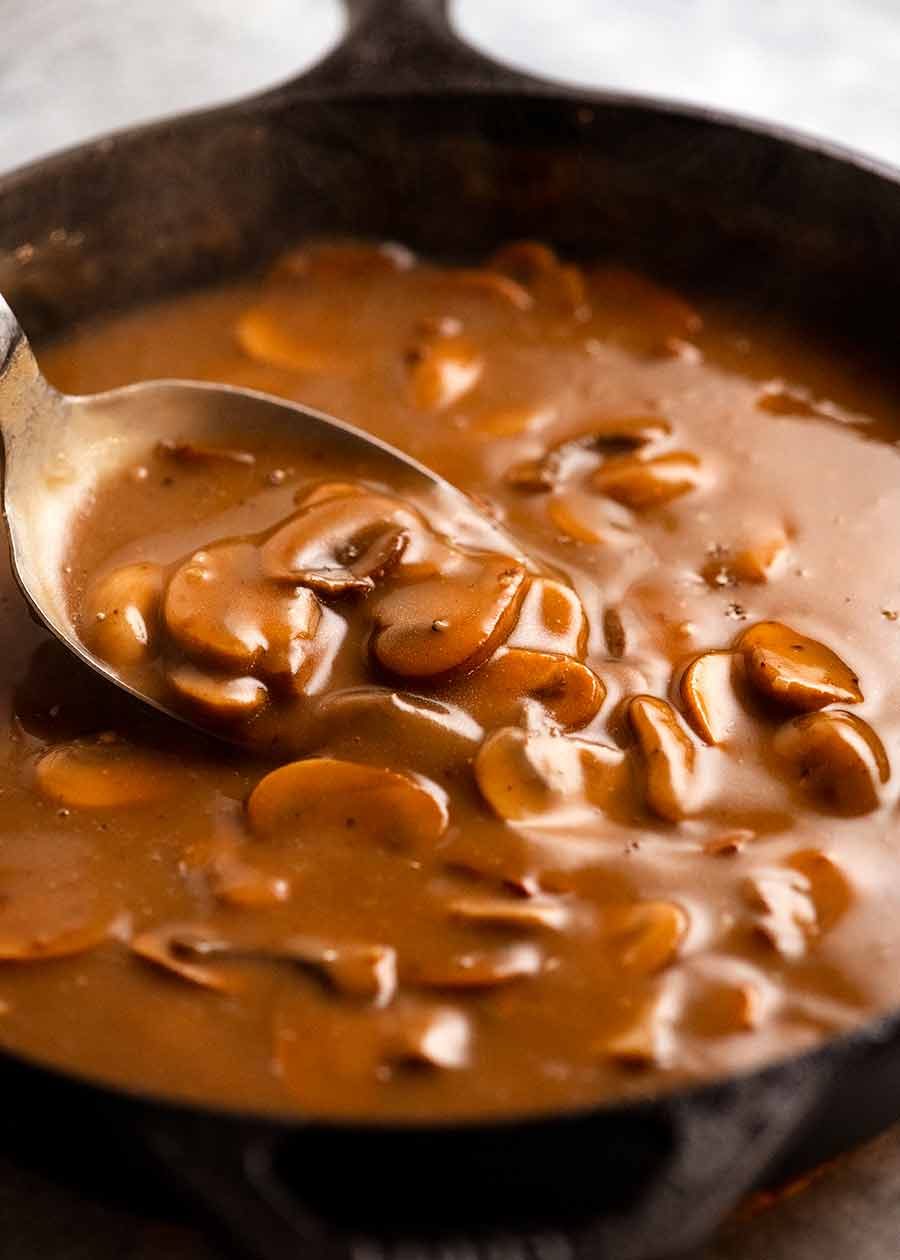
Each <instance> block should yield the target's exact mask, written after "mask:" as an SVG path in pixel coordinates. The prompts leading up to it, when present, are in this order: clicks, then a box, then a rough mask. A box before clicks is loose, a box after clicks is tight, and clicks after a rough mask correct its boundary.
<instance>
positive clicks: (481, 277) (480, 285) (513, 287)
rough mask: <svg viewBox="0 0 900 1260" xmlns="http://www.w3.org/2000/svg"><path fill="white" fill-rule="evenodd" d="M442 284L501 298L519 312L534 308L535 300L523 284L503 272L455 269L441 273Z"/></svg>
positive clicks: (474, 268) (480, 269) (473, 268)
mask: <svg viewBox="0 0 900 1260" xmlns="http://www.w3.org/2000/svg"><path fill="white" fill-rule="evenodd" d="M440 279H441V284H442V285H448V286H449V287H451V288H454V289H463V290H466V291H468V292H471V293H484V294H485V295H487V296H488V297H495V298H499V299H500V301H501V302H504V303H505V304H506V305H507V306H512V307H514V308H515V310H517V311H527V310H530V309H531V307H532V306H534V298H533V297H532V296H531V294H530V293H529V292H528V290H527V289H526V288H524V287H523V286H522V285H521V284H517V283H516V281H515V280H512V279H510V277H509V276H505V275H504V274H503V273H502V272H501V271H489V270H487V269H484V268H478V267H454V268H453V269H452V270H448V271H445V272H442V273H441V277H440Z"/></svg>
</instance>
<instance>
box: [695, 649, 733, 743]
mask: <svg viewBox="0 0 900 1260" xmlns="http://www.w3.org/2000/svg"><path fill="white" fill-rule="evenodd" d="M742 664H743V659H742V658H741V657H740V656H738V655H736V654H735V653H734V652H704V653H703V655H702V656H698V657H697V659H696V660H695V661H692V662H691V664H690V665H689V666H688V667H687V669H686V670H685V671H684V674H683V675H682V678H681V686H680V688H679V690H680V692H681V699H682V701H683V703H684V707H685V711H686V714H687V719H688V721H689V722H690V724H691V726H692V727H693V728H694V730H695V731H696V732H697V734H698V735H699V736H700V738H701V739H702V740H703V741H704V742H705V743H707V744H723V743H725V742H726V741H727V740H728V739H729V737H730V736H731V735H732V734H733V733H734V730H735V727H736V726H737V723H738V721H739V720H740V717H741V716H742V710H741V708H740V704H739V701H738V698H737V696H736V695H735V690H734V682H733V679H734V674H735V671H736V669H738V668H740V666H741V665H742Z"/></svg>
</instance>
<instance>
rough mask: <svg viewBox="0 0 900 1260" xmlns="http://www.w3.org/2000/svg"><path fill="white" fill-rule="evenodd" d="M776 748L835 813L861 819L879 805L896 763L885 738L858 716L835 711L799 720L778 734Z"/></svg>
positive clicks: (807, 788)
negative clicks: (890, 761)
mask: <svg viewBox="0 0 900 1260" xmlns="http://www.w3.org/2000/svg"><path fill="white" fill-rule="evenodd" d="M774 749H775V753H776V755H777V756H778V757H779V758H780V759H781V760H782V761H783V762H784V763H785V765H787V766H788V767H790V769H791V770H792V772H793V774H794V776H795V778H796V781H797V783H798V784H799V785H800V786H801V787H802V789H803V790H804V792H805V793H806V794H808V795H809V796H810V797H812V799H813V800H814V801H815V802H816V803H817V804H818V805H819V806H820V807H822V808H824V809H825V810H826V811H828V812H829V813H836V814H843V815H845V816H846V817H856V816H857V815H860V814H868V813H870V812H871V811H872V810H873V809H877V808H878V806H879V804H880V793H879V788H880V786H881V785H882V784H884V783H887V781H888V779H889V778H890V773H891V767H890V763H889V761H888V757H887V753H886V752H885V750H884V745H883V744H882V742H881V740H880V739H879V738H878V736H877V735H876V733H875V732H874V731H873V730H872V728H871V726H869V724H868V722H864V721H863V720H862V718H859V717H857V716H856V715H855V714H853V713H847V712H845V711H844V710H842V709H829V710H827V711H825V712H822V713H807V714H805V715H804V716H803V717H797V718H793V719H792V720H791V721H790V722H787V723H786V724H785V725H784V726H782V727H781V728H780V730H779V731H778V732H777V733H776V735H775V740H774Z"/></svg>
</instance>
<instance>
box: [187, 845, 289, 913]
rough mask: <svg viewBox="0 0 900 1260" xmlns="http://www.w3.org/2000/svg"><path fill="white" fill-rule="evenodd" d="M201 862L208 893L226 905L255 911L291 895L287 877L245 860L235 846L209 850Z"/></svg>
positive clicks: (284, 899) (273, 904)
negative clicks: (213, 850) (262, 868)
mask: <svg viewBox="0 0 900 1260" xmlns="http://www.w3.org/2000/svg"><path fill="white" fill-rule="evenodd" d="M202 865H203V867H204V872H203V873H204V875H205V877H206V882H207V884H208V885H209V890H210V892H211V893H212V894H213V896H214V897H215V898H216V900H217V901H221V902H224V903H225V904H226V905H229V906H238V907H241V908H245V909H252V910H258V909H265V908H266V907H268V906H277V905H280V904H281V903H282V902H285V901H287V900H288V899H289V898H290V895H291V882H290V880H289V879H288V878H287V877H286V876H284V875H278V874H274V873H270V872H267V871H263V870H260V869H259V868H258V867H256V866H254V865H252V864H251V863H250V862H246V861H244V859H243V858H242V857H241V856H240V854H239V853H238V852H237V848H236V846H232V845H223V846H221V847H219V848H218V851H215V852H212V853H208V854H207V857H206V860H205V862H204V863H202Z"/></svg>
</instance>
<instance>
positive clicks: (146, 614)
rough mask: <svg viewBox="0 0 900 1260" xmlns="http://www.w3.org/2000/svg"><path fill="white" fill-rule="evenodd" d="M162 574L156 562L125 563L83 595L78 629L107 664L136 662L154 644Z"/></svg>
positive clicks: (145, 657)
mask: <svg viewBox="0 0 900 1260" xmlns="http://www.w3.org/2000/svg"><path fill="white" fill-rule="evenodd" d="M163 581H164V575H163V570H162V568H161V567H160V566H159V565H158V564H149V563H141V564H128V565H125V566H124V567H123V568H121V569H114V570H113V572H112V573H107V574H106V575H105V576H104V577H102V578H100V579H99V580H97V581H95V582H93V583H92V584H91V586H90V587H89V588H88V591H87V593H86V595H85V597H84V603H83V606H82V612H81V617H80V632H81V637H82V638H83V639H84V642H85V644H86V645H87V647H89V648H90V650H91V651H92V652H94V653H95V655H97V656H99V657H101V659H102V660H104V661H108V662H109V664H110V665H137V664H139V663H140V662H141V661H143V660H146V659H147V658H148V657H149V656H150V655H151V653H152V651H153V649H154V646H155V639H156V634H157V629H158V626H159V609H160V603H161V600H162V592H163Z"/></svg>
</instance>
